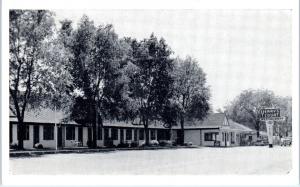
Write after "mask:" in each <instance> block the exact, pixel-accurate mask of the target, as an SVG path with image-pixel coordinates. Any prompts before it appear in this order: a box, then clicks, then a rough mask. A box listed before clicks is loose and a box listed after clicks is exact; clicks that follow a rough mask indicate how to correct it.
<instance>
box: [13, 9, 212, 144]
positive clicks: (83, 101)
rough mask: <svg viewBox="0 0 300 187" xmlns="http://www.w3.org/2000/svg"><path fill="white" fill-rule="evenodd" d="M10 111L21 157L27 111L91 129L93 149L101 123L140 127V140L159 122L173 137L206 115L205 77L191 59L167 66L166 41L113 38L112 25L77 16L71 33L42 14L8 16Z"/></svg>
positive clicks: (168, 51)
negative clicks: (47, 112)
mask: <svg viewBox="0 0 300 187" xmlns="http://www.w3.org/2000/svg"><path fill="white" fill-rule="evenodd" d="M9 37H10V41H9V46H10V59H9V61H10V66H9V67H10V68H9V71H10V72H9V73H10V77H9V91H10V111H11V112H12V113H14V115H16V117H17V119H18V123H19V125H18V146H19V149H23V140H24V134H25V133H24V132H25V128H24V127H25V126H24V123H23V122H24V115H25V111H27V110H31V109H34V108H40V107H50V108H52V109H60V110H64V111H69V114H68V116H69V119H71V120H74V121H76V122H77V123H79V124H89V125H91V126H92V129H93V134H94V136H93V140H92V146H93V147H96V146H97V144H96V140H97V135H98V133H97V131H98V127H100V128H101V127H102V125H103V121H104V120H107V119H115V120H130V121H138V122H137V124H138V125H143V126H144V129H145V132H146V145H148V144H149V133H148V132H149V131H148V127H149V125H150V123H151V122H153V121H154V120H158V121H160V122H161V123H163V124H164V125H165V127H166V128H169V129H171V128H172V126H175V125H177V124H180V126H181V133H180V137H179V143H180V144H183V143H184V133H183V132H184V124H185V121H186V120H191V119H200V120H201V119H203V118H205V116H206V115H207V114H208V113H209V111H210V110H211V107H210V105H209V98H210V90H209V87H208V86H207V85H206V74H205V73H204V72H203V70H202V69H201V68H200V66H199V63H198V62H197V60H196V59H194V58H192V57H186V58H185V59H181V58H179V57H177V58H173V57H172V54H173V51H172V50H171V48H170V46H168V44H167V43H166V41H165V40H164V38H160V39H158V38H157V37H156V36H155V35H154V34H151V36H150V37H149V38H145V39H142V40H137V39H135V38H129V37H124V38H119V37H118V35H117V33H115V31H114V28H113V26H112V25H110V24H107V25H99V26H96V25H95V24H94V22H93V21H92V20H90V19H89V18H88V17H87V16H85V15H84V16H83V17H82V18H81V20H80V22H79V23H78V25H77V26H76V27H75V28H74V27H73V23H72V21H70V20H62V21H60V27H59V28H58V29H56V25H55V22H54V15H53V13H52V12H50V11H47V10H10V12H9Z"/></svg>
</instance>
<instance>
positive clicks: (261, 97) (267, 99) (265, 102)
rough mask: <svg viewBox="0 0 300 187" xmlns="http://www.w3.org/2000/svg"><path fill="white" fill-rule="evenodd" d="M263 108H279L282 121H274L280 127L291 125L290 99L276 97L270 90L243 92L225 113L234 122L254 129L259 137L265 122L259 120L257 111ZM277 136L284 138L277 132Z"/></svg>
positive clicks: (227, 107) (227, 106) (229, 105)
mask: <svg viewBox="0 0 300 187" xmlns="http://www.w3.org/2000/svg"><path fill="white" fill-rule="evenodd" d="M263 108H279V109H280V115H281V116H283V117H285V120H283V121H276V122H275V124H278V125H280V126H283V125H291V124H292V98H291V97H281V96H276V95H275V94H274V92H273V91H270V90H252V89H249V90H244V91H243V92H242V93H241V94H240V95H238V96H237V97H236V98H235V99H234V100H233V101H231V102H230V103H229V104H228V105H226V106H225V113H226V114H227V115H228V116H229V117H230V118H231V119H232V120H234V121H236V122H238V123H241V124H244V125H246V126H248V127H250V128H252V129H255V130H256V132H257V136H258V137H259V135H260V131H261V130H266V126H265V122H264V121H261V120H260V117H259V111H260V110H261V109H263ZM278 133H279V134H278V135H279V136H286V135H285V134H283V132H278Z"/></svg>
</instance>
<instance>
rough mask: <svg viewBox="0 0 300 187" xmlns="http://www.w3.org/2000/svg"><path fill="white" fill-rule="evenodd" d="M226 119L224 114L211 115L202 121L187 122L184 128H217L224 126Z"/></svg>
mask: <svg viewBox="0 0 300 187" xmlns="http://www.w3.org/2000/svg"><path fill="white" fill-rule="evenodd" d="M226 121H227V117H226V115H225V114H224V113H211V114H209V115H208V116H207V117H205V118H204V119H203V120H194V121H187V122H186V123H185V125H186V126H185V128H186V129H189V128H219V127H221V126H224V125H225V122H226Z"/></svg>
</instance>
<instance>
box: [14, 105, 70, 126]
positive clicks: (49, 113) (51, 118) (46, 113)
mask: <svg viewBox="0 0 300 187" xmlns="http://www.w3.org/2000/svg"><path fill="white" fill-rule="evenodd" d="M65 117H66V114H65V113H64V112H63V111H59V110H57V111H56V112H55V111H53V110H51V109H49V108H45V109H40V110H30V111H25V116H24V122H28V123H70V124H76V122H74V121H68V122H66V121H65V122H64V119H65ZM9 118H10V119H9V120H10V121H12V122H17V121H18V120H17V118H16V117H15V116H14V115H13V114H12V112H10V117H9Z"/></svg>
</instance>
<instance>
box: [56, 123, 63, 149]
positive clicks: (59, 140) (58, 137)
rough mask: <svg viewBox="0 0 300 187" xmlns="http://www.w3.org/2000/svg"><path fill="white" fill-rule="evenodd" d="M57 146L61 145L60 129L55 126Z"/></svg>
mask: <svg viewBox="0 0 300 187" xmlns="http://www.w3.org/2000/svg"><path fill="white" fill-rule="evenodd" d="M57 147H62V129H61V127H57Z"/></svg>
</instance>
